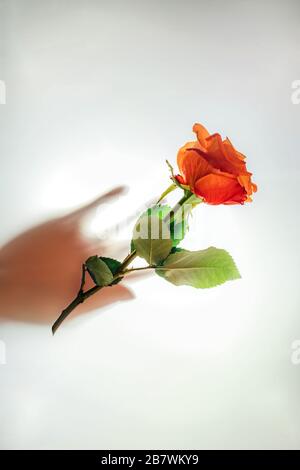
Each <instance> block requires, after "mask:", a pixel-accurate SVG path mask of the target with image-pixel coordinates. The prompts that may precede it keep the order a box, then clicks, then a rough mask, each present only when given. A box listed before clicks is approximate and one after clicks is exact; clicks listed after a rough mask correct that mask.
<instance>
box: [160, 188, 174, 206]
mask: <svg viewBox="0 0 300 470" xmlns="http://www.w3.org/2000/svg"><path fill="white" fill-rule="evenodd" d="M176 188H177V185H176V184H175V183H172V184H171V185H170V186H169V187H168V188H167V189H166V190H165V191H164V192H163V193H162V194H161V196H160V198H159V199H158V201H157V204H158V203H159V202H160V201H162V200H163V199H164V198H165V197H166V196H167V195H168V194H170V193H171V192H172V191H174V189H176Z"/></svg>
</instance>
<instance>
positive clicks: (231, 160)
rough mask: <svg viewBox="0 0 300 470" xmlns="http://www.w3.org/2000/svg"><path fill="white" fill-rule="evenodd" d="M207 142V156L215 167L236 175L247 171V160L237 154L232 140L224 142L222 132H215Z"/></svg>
mask: <svg viewBox="0 0 300 470" xmlns="http://www.w3.org/2000/svg"><path fill="white" fill-rule="evenodd" d="M207 142H208V145H207V154H206V157H205V158H207V160H208V161H209V163H211V164H212V165H213V166H214V168H219V169H220V170H221V171H226V172H227V173H232V174H234V175H239V174H246V173H247V169H246V164H245V162H244V161H243V160H242V159H241V158H240V156H239V155H237V152H236V150H235V149H234V147H233V146H232V145H231V143H230V141H228V140H225V141H224V142H223V141H222V138H221V136H220V134H213V135H211V136H210V137H208V139H207Z"/></svg>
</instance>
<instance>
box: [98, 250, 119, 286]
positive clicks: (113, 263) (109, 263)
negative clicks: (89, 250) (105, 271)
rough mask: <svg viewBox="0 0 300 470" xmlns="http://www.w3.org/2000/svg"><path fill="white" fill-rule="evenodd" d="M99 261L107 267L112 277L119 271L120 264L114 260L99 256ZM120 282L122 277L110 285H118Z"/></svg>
mask: <svg viewBox="0 0 300 470" xmlns="http://www.w3.org/2000/svg"><path fill="white" fill-rule="evenodd" d="M100 259H101V260H102V261H104V263H105V264H106V265H107V266H108V267H109V269H110V270H111V273H112V275H113V276H115V275H116V274H117V272H118V270H119V269H120V266H121V265H122V263H121V262H120V261H118V260H116V259H114V258H106V257H105V256H100ZM120 281H122V277H119V278H118V279H115V280H114V281H113V282H112V283H111V284H118V283H119V282H120Z"/></svg>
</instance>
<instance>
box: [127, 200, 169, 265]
mask: <svg viewBox="0 0 300 470" xmlns="http://www.w3.org/2000/svg"><path fill="white" fill-rule="evenodd" d="M165 211H166V209H165V208H164V206H157V207H155V208H153V209H148V210H147V211H146V212H145V213H144V214H142V215H141V217H140V218H139V219H138V221H137V223H136V225H135V227H134V231H133V246H134V248H135V249H136V252H137V255H138V256H140V257H141V258H144V259H145V260H146V261H147V262H148V263H149V264H150V265H152V264H159V263H161V262H162V261H163V260H164V259H165V258H166V257H167V256H168V254H169V253H170V251H171V248H172V239H171V234H170V228H169V226H168V224H166V223H165V222H164V221H163V218H164V213H165ZM167 212H168V211H167ZM167 212H166V213H167Z"/></svg>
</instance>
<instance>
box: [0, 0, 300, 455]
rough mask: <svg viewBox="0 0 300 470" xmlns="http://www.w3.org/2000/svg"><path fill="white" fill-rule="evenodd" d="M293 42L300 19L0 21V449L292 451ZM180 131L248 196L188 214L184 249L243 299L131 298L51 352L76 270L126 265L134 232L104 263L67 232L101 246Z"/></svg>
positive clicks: (47, 14) (126, 5)
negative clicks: (232, 159) (223, 272)
mask: <svg viewBox="0 0 300 470" xmlns="http://www.w3.org/2000/svg"><path fill="white" fill-rule="evenodd" d="M299 23H300V4H299V2H298V1H297V0H294V1H292V0H289V1H264V2H261V1H252V2H250V1H249V2H248V1H241V0H239V1H233V0H232V1H229V2H224V1H210V2H204V1H179V0H178V1H164V2H161V1H157V2H156V1H152V2H146V1H136V2H135V1H130V0H126V1H122V2H121V1H120V2H117V1H102V0H99V1H92V0H90V1H83V0H73V1H72V2H70V1H66V0H65V1H56V0H52V1H44V0H43V1H37V0H27V1H26V2H24V1H21V0H10V1H8V0H7V1H0V31H1V32H0V35H1V46H0V79H1V80H4V81H5V83H6V93H7V95H6V104H5V105H2V104H1V105H0V121H1V122H0V125H1V128H0V129H1V141H0V158H1V170H0V204H1V224H0V242H1V244H2V246H3V248H2V250H1V252H0V315H1V324H0V327H1V332H0V339H1V341H4V343H5V346H6V365H0V381H1V387H0V393H1V401H0V426H1V435H0V436H1V437H0V446H1V448H6V449H8V448H22V449H28V448H99V449H116V448H121V449H127V448H129V449H130V448H131V449H138V448H148V449H149V448H166V449H178V448H179V449H184V448H189V449H191V448H194V449H202V448H299V447H300V399H299V397H300V365H294V364H293V363H292V362H291V355H292V352H293V351H292V342H293V341H295V340H297V339H300V309H299V300H300V295H299V292H300V289H299V229H300V224H299V215H298V214H299V196H298V187H299V183H300V164H299V161H300V160H299V158H300V155H299V151H300V145H299V123H300V104H299V105H296V104H292V101H291V95H292V91H293V90H292V82H293V81H294V80H297V79H300V59H299V57H300V55H299V41H300V28H299V26H300V24H299ZM196 121H199V122H201V123H203V124H204V125H205V126H206V127H207V128H208V130H209V131H210V132H212V133H213V132H216V131H219V132H221V133H222V135H223V136H224V137H225V136H226V135H228V137H229V138H230V139H231V140H232V142H233V143H234V145H235V146H236V147H237V148H238V149H239V150H240V151H241V152H243V153H245V154H246V155H247V157H248V160H247V163H248V168H249V169H250V170H251V171H252V172H253V173H254V181H255V182H256V183H257V184H258V187H259V191H258V193H257V195H255V197H254V202H253V203H252V204H248V205H245V206H231V207H230V206H227V207H226V206H223V207H209V206H200V207H198V208H197V209H196V211H195V215H194V217H193V221H192V228H191V231H190V233H189V234H188V236H187V237H186V240H185V242H184V246H185V247H187V248H190V249H200V248H206V247H207V246H209V245H214V246H217V247H221V248H225V249H227V250H228V251H230V252H231V254H232V255H233V257H234V258H235V261H236V263H237V265H238V267H239V269H240V271H241V274H242V279H241V280H239V281H235V282H231V283H228V284H226V285H223V286H221V287H218V288H216V289H211V290H207V291H202V290H196V289H195V290H193V289H192V288H189V287H181V288H176V287H174V286H173V285H171V284H169V283H167V282H165V281H164V280H163V279H161V278H158V277H157V278H156V277H154V276H147V277H144V278H142V279H138V280H132V281H131V282H128V283H127V286H128V287H129V289H130V290H127V289H125V288H124V287H123V288H122V287H115V288H113V289H114V291H113V292H110V293H109V294H107V295H106V296H105V295H104V297H103V294H100V293H99V296H98V298H97V299H96V298H94V299H90V301H89V302H90V303H88V302H87V304H86V306H84V313H82V314H81V315H79V316H78V315H77V316H76V315H74V319H73V320H72V321H68V322H66V323H65V324H64V325H63V326H62V328H61V330H59V331H58V333H57V335H56V336H55V337H54V338H53V337H52V336H51V330H50V327H51V324H52V322H53V321H54V320H55V318H56V316H57V315H58V313H59V311H60V310H61V309H62V308H63V307H64V306H65V305H66V304H67V303H68V302H69V301H70V300H71V299H72V296H74V294H76V290H77V288H78V283H79V278H80V263H81V261H83V260H84V259H85V258H86V257H87V256H88V255H90V254H94V252H95V250H96V251H97V252H98V253H99V254H106V255H111V256H116V257H120V256H124V255H126V250H127V243H128V240H129V238H130V232H131V228H132V221H131V222H130V223H129V224H128V225H126V226H125V228H124V230H123V232H122V234H121V235H120V236H119V237H118V240H117V241H115V242H112V243H111V244H110V246H107V240H105V244H106V246H104V243H103V241H100V242H99V241H98V244H97V243H96V245H95V243H94V242H95V239H91V238H89V239H85V240H82V239H81V238H80V230H79V224H78V225H77V222H81V221H82V222H85V225H84V227H85V232H84V233H87V229H89V235H91V234H92V235H93V236H95V235H97V234H98V235H99V233H100V232H101V231H102V230H104V228H105V227H110V226H112V225H113V224H114V223H117V222H119V221H120V220H124V218H125V217H126V216H127V215H131V214H134V213H135V211H136V210H138V209H139V208H140V207H141V206H143V205H144V204H145V203H146V202H147V201H149V200H151V199H152V198H153V197H156V196H157V195H159V193H160V192H161V191H162V190H163V189H165V187H166V186H167V185H168V184H169V181H168V170H167V168H166V165H165V162H164V160H165V158H168V159H169V160H170V161H171V162H172V163H173V164H174V165H175V162H176V153H177V150H178V148H179V147H180V146H181V145H182V144H184V143H185V142H186V141H188V140H191V139H192V138H193V136H192V132H191V128H192V125H193V123H194V122H196ZM117 185H126V186H127V187H128V192H127V194H126V195H123V196H120V198H119V199H118V200H116V202H115V203H114V205H111V204H110V206H106V207H105V208H103V211H102V212H101V211H96V212H93V213H91V216H90V218H89V220H86V218H82V219H81V218H80V214H79V215H78V214H77V217H75V219H72V220H73V222H72V221H71V222H70V221H69V219H67V220H66V219H65V218H60V217H63V216H65V215H66V214H67V213H68V212H70V211H72V210H74V209H76V208H77V207H79V206H81V205H82V204H86V203H88V202H89V201H91V200H93V199H95V198H97V197H98V196H99V195H101V194H102V193H104V192H105V191H107V190H110V189H112V188H114V187H115V186H117ZM176 197H177V198H179V197H180V194H177V196H176ZM171 200H172V202H174V201H175V199H173V198H172V199H171ZM83 219H84V220H83ZM74 220H75V221H74ZM49 221H50V222H49ZM47 222H48V223H47ZM37 224H42V225H39V226H38V227H36V225H37ZM33 227H35V228H33ZM32 228H33V229H32ZM30 229H32V230H31V231H29V232H26V231H27V230H30ZM16 237H18V238H16ZM118 299H119V300H120V301H118V302H117V301H116V300H118ZM2 344H3V343H2Z"/></svg>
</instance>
